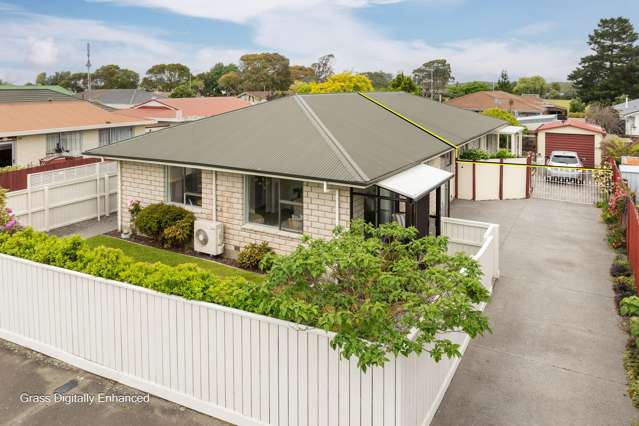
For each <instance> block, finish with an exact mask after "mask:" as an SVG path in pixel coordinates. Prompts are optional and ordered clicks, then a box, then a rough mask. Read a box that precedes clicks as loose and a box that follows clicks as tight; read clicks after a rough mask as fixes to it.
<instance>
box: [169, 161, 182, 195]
mask: <svg viewBox="0 0 639 426" xmlns="http://www.w3.org/2000/svg"><path fill="white" fill-rule="evenodd" d="M168 182H169V189H168V194H169V201H170V202H172V203H180V204H182V203H184V169H183V168H182V167H169V168H168Z"/></svg>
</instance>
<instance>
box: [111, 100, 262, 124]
mask: <svg viewBox="0 0 639 426" xmlns="http://www.w3.org/2000/svg"><path fill="white" fill-rule="evenodd" d="M250 105H251V104H250V103H248V102H246V101H244V100H242V99H238V98H235V97H232V96H211V97H200V98H166V99H149V100H147V101H144V102H141V103H139V104H137V105H135V106H133V107H132V108H129V109H123V110H119V111H118V113H119V114H124V115H126V116H128V117H133V118H140V119H149V120H153V121H155V122H157V124H156V125H153V126H151V127H150V130H155V129H158V128H162V127H167V126H170V125H172V124H175V123H182V122H184V121H194V120H199V119H201V118H205V117H211V116H214V115H218V114H223V113H225V112H229V111H233V110H236V109H240V108H244V107H247V106H250Z"/></svg>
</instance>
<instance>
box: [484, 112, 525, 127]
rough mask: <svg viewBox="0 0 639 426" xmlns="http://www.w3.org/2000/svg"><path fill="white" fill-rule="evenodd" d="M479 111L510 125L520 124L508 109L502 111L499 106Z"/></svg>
mask: <svg viewBox="0 0 639 426" xmlns="http://www.w3.org/2000/svg"><path fill="white" fill-rule="evenodd" d="M481 113H482V115H485V116H487V117H493V118H497V119H499V120H503V121H506V122H507V123H508V124H510V125H511V126H521V124H519V121H517V119H516V118H515V116H514V115H512V114H511V113H509V112H508V111H504V110H503V109H501V108H488V109H485V110H483V111H482V112H481Z"/></svg>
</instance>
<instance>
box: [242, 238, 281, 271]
mask: <svg viewBox="0 0 639 426" xmlns="http://www.w3.org/2000/svg"><path fill="white" fill-rule="evenodd" d="M272 252H273V249H272V248H270V247H269V245H268V243H267V242H266V241H264V242H261V243H259V244H258V243H251V244H247V245H246V246H244V248H242V250H240V254H239V255H238V256H237V262H238V263H239V264H240V266H241V267H242V268H245V269H258V268H260V263H261V262H262V260H263V259H264V258H265V257H266V255H267V254H269V253H272Z"/></svg>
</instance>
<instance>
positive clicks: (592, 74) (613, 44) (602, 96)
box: [568, 17, 639, 104]
mask: <svg viewBox="0 0 639 426" xmlns="http://www.w3.org/2000/svg"><path fill="white" fill-rule="evenodd" d="M638 39H639V35H638V34H637V32H636V31H635V29H634V27H633V26H632V23H631V22H630V20H629V19H627V18H623V17H619V18H608V19H602V20H600V21H599V25H598V26H597V28H596V29H595V30H594V32H593V33H592V34H590V35H589V36H588V45H589V46H590V49H591V50H592V51H593V53H592V54H590V55H588V56H584V57H583V58H581V61H580V63H579V67H578V68H577V69H576V70H574V71H573V72H572V73H571V74H570V75H569V76H568V79H569V80H570V81H572V82H573V84H574V86H575V88H576V89H577V93H578V95H579V97H580V98H581V99H582V100H583V101H584V102H586V103H588V102H593V101H596V102H601V103H603V104H611V103H613V102H614V101H615V99H616V98H618V97H619V96H621V95H628V96H630V97H631V98H636V97H639V46H637V45H636V43H637V40H638Z"/></svg>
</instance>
